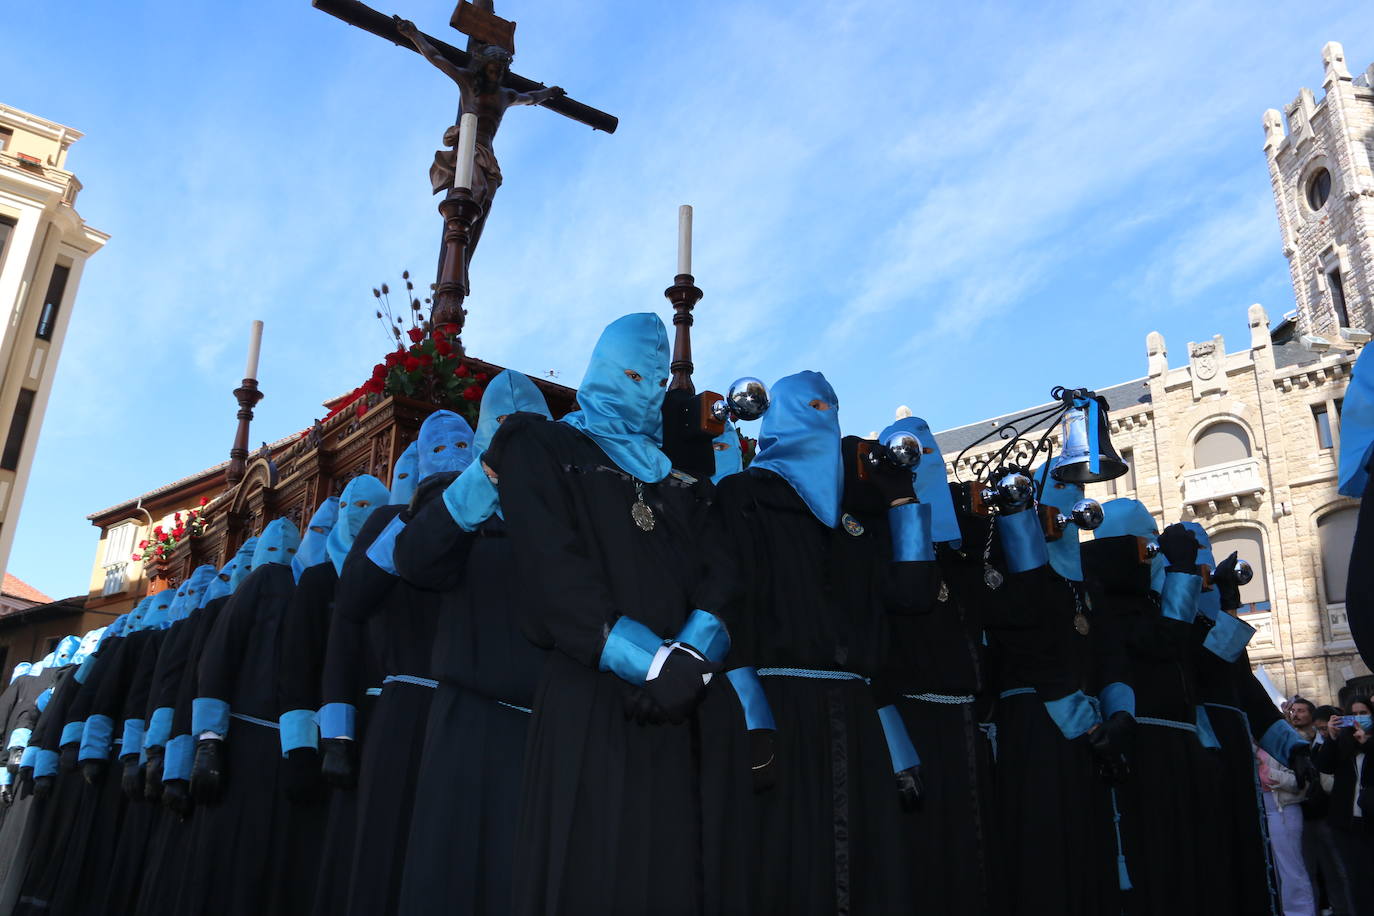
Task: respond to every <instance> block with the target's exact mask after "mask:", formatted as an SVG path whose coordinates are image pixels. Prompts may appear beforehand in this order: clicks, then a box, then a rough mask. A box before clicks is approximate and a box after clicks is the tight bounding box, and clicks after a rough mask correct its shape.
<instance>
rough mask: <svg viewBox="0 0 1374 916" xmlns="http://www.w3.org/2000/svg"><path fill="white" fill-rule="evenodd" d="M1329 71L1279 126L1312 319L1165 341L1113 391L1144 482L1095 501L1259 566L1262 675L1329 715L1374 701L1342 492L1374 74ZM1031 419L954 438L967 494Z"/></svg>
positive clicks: (1269, 131) (1276, 181) (1338, 62)
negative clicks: (1361, 651) (1125, 508)
mask: <svg viewBox="0 0 1374 916" xmlns="http://www.w3.org/2000/svg"><path fill="white" fill-rule="evenodd" d="M1322 61H1323V64H1324V78H1323V82H1322V89H1323V94H1322V98H1321V99H1320V100H1318V99H1317V98H1316V95H1315V94H1314V93H1313V92H1312V91H1311V90H1310V89H1306V88H1304V89H1302V90H1300V91H1299V93H1298V96H1297V98H1296V99H1294V101H1293V102H1292V104H1290V105H1288V106H1287V107H1286V108H1285V109H1284V113H1283V114H1280V113H1279V112H1278V111H1276V110H1273V109H1271V110H1269V111H1267V112H1265V113H1264V118H1263V127H1264V155H1265V158H1266V160H1267V163H1268V168H1269V177H1270V182H1271V184H1272V187H1273V191H1274V201H1275V204H1276V206H1277V210H1278V218H1279V229H1280V237H1281V242H1282V245H1283V251H1284V254H1285V255H1286V256H1287V258H1288V261H1289V265H1290V268H1291V271H1292V276H1293V289H1294V294H1295V298H1296V305H1297V308H1296V309H1294V310H1292V311H1289V312H1287V314H1284V315H1283V316H1282V317H1281V318H1280V319H1279V320H1277V321H1273V320H1271V318H1270V316H1269V314H1268V313H1267V312H1266V311H1265V309H1264V308H1263V307H1262V306H1259V305H1252V306H1250V308H1249V311H1248V315H1247V317H1248V323H1249V328H1250V331H1249V340H1247V341H1243V342H1241V343H1242V344H1243V346H1241V347H1240V348H1238V349H1236V350H1234V351H1233V352H1227V349H1226V342H1225V341H1224V340H1223V339H1222V337H1221V336H1220V335H1215V336H1213V337H1211V338H1208V339H1205V340H1202V341H1199V342H1189V343H1188V344H1187V347H1186V349H1182V350H1181V351H1180V350H1177V349H1176V350H1175V352H1174V357H1173V359H1172V361H1171V359H1170V355H1169V350H1168V347H1167V344H1166V341H1165V340H1164V338H1163V337H1162V336H1161V335H1159V334H1158V333H1151V334H1149V335H1148V336H1147V337H1146V339H1145V341H1144V343H1145V354H1144V355H1145V367H1144V368H1145V373H1144V375H1143V376H1142V377H1140V378H1137V379H1134V380H1131V381H1126V382H1122V383H1120V384H1116V385H1112V386H1111V387H1108V388H1100V389H1098V390H1099V393H1100V394H1103V395H1105V396H1106V398H1107V400H1108V404H1109V405H1110V408H1111V435H1112V441H1113V443H1114V444H1115V446H1116V448H1117V449H1118V450H1119V451H1120V453H1121V455H1122V457H1123V458H1124V459H1125V460H1126V462H1127V464H1128V465H1129V466H1130V472H1129V473H1128V474H1127V475H1126V476H1125V477H1122V478H1119V479H1117V480H1115V481H1111V482H1108V483H1103V484H1095V485H1092V486H1090V487H1089V488H1088V495H1089V496H1092V497H1094V498H1097V499H1100V500H1106V499H1110V498H1112V497H1115V496H1129V497H1133V498H1135V499H1139V500H1140V501H1141V502H1143V503H1144V504H1145V505H1146V507H1147V508H1149V510H1150V511H1151V512H1152V513H1153V514H1154V516H1155V519H1156V521H1157V522H1158V523H1159V524H1160V525H1161V526H1163V525H1166V524H1169V523H1171V522H1175V521H1180V520H1191V521H1197V522H1199V523H1201V524H1202V526H1203V527H1204V528H1205V529H1206V530H1207V532H1208V534H1209V536H1210V537H1211V539H1212V542H1213V544H1214V546H1215V548H1216V553H1217V556H1218V558H1220V557H1222V556H1225V555H1226V554H1228V553H1229V552H1231V551H1232V550H1234V551H1237V552H1238V553H1239V554H1240V556H1241V557H1242V558H1244V559H1246V560H1248V561H1249V562H1250V563H1251V565H1252V566H1254V568H1255V573H1256V574H1255V578H1254V581H1252V582H1251V583H1250V584H1249V585H1248V586H1246V587H1245V588H1244V589H1243V590H1242V594H1241V598H1242V600H1243V601H1244V602H1245V604H1244V606H1243V607H1242V609H1241V610H1242V613H1243V614H1244V617H1245V619H1246V620H1247V621H1248V622H1249V623H1250V624H1251V625H1253V626H1254V627H1255V629H1256V634H1255V637H1254V639H1253V640H1252V642H1251V644H1250V658H1251V661H1252V662H1254V663H1255V665H1256V667H1262V668H1263V669H1264V671H1265V673H1266V674H1267V675H1268V676H1269V678H1270V680H1272V681H1273V683H1274V684H1275V686H1276V687H1277V688H1278V690H1279V691H1281V692H1282V693H1284V694H1285V695H1291V694H1293V693H1301V694H1303V695H1305V696H1307V697H1309V698H1311V699H1314V700H1316V701H1318V702H1325V701H1332V700H1337V699H1343V698H1344V697H1347V696H1349V695H1351V694H1353V693H1355V692H1357V691H1358V692H1365V693H1367V692H1369V691H1370V688H1371V686H1374V677H1371V676H1370V671H1369V669H1368V668H1367V667H1366V666H1365V665H1364V663H1363V662H1362V661H1361V660H1360V658H1359V656H1358V654H1356V652H1355V647H1354V644H1353V643H1352V642H1351V639H1350V628H1349V625H1348V624H1347V622H1346V614H1345V583H1346V573H1347V569H1348V566H1349V560H1350V546H1351V543H1352V541H1353V539H1354V533H1355V518H1356V506H1357V505H1358V503H1357V501H1356V500H1353V499H1348V498H1345V497H1342V496H1340V495H1339V494H1338V493H1337V492H1336V486H1337V480H1336V456H1337V454H1338V453H1339V449H1340V435H1341V431H1340V412H1341V403H1342V399H1343V396H1344V393H1345V388H1346V385H1347V384H1348V382H1349V379H1350V372H1351V368H1352V367H1353V365H1354V362H1355V359H1356V357H1357V356H1358V355H1359V351H1360V349H1361V348H1362V347H1363V346H1364V343H1365V341H1367V340H1369V337H1370V335H1369V330H1370V329H1374V297H1372V296H1371V294H1372V293H1374V171H1371V162H1370V154H1371V151H1374V66H1371V67H1370V69H1369V70H1368V71H1366V72H1365V73H1363V74H1361V75H1360V76H1358V77H1352V76H1351V74H1350V72H1349V70H1348V69H1347V68H1346V64H1345V53H1344V51H1343V49H1342V48H1341V46H1340V45H1339V44H1336V43H1335V42H1332V43H1330V44H1328V45H1326V47H1325V48H1323V49H1322ZM1234 343H1236V342H1234V341H1233V344H1234ZM1070 381H1072V380H1070ZM1072 383H1073V384H1078V382H1077V381H1072ZM1027 412H1028V411H1027V410H1021V411H1018V412H1017V413H1014V414H1008V415H1006V416H1003V417H997V418H994V419H991V420H985V421H983V422H981V423H975V424H971V425H969V426H964V427H960V428H958V429H952V430H948V431H946V432H943V433H940V434H939V440H940V443H941V450H942V451H943V452H944V454H945V458H946V460H947V461H948V462H949V471H950V473H951V474H952V475H953V474H956V473H957V474H959V475H960V476H961V477H962V479H965V480H967V479H969V478H970V477H971V476H972V474H973V470H974V466H975V465H976V464H977V463H978V461H979V460H980V459H981V458H982V457H983V456H985V455H987V454H989V453H990V452H991V451H993V450H994V449H995V448H997V447H999V446H1000V445H1002V444H1003V442H1002V440H1000V439H999V438H998V437H997V436H995V435H994V436H993V438H992V439H991V440H990V441H988V442H985V443H981V444H979V445H977V446H974V447H972V448H969V451H968V452H967V453H966V454H965V455H964V457H963V459H962V460H960V459H959V457H958V456H959V454H960V452H961V451H962V450H964V449H965V448H968V447H969V446H970V444H971V443H974V442H976V441H977V440H978V439H979V438H980V437H982V436H983V435H985V434H987V433H989V432H994V431H995V430H998V429H1000V428H1002V427H1003V426H1005V425H1006V424H1008V423H1009V422H1012V421H1014V420H1015V419H1016V417H1017V416H1020V415H1023V414H1025V413H1027ZM1042 428H1043V427H1042ZM1022 432H1025V431H1024V430H1023V431H1022ZM1052 439H1053V440H1055V445H1056V447H1057V445H1058V442H1057V440H1058V436H1057V435H1054V436H1052Z"/></svg>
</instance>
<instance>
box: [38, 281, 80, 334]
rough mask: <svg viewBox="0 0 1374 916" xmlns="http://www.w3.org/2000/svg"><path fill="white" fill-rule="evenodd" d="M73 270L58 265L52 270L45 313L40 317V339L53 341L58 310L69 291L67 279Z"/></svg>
mask: <svg viewBox="0 0 1374 916" xmlns="http://www.w3.org/2000/svg"><path fill="white" fill-rule="evenodd" d="M71 272H72V269H71V268H70V267H68V266H67V265H65V264H58V265H57V266H56V267H54V268H53V269H52V277H51V278H50V279H49V280H48V292H47V295H45V296H44V297H43V311H42V313H40V314H39V316H38V339H39V340H52V334H53V330H54V329H55V328H56V327H57V310H58V308H59V307H60V306H61V305H62V296H63V294H64V293H66V291H67V278H68V277H69V276H71Z"/></svg>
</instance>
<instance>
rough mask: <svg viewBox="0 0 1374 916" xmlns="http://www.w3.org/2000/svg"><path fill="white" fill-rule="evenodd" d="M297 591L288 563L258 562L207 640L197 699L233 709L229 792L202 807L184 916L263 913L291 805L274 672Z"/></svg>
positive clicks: (182, 897) (225, 753)
mask: <svg viewBox="0 0 1374 916" xmlns="http://www.w3.org/2000/svg"><path fill="white" fill-rule="evenodd" d="M294 589H295V579H294V578H293V577H292V575H291V568H290V567H289V566H286V565H284V564H282V563H267V564H265V565H263V566H259V567H258V568H257V569H254V570H253V571H252V572H251V573H249V574H248V578H247V579H245V580H244V581H243V583H242V584H240V585H239V588H238V590H237V591H236V592H235V593H234V595H233V597H232V598H230V599H229V603H228V604H227V605H226V606H225V607H224V610H223V611H221V613H220V615H219V617H218V619H216V620H215V623H214V628H213V629H212V630H211V632H210V634H209V636H208V637H207V639H206V641H205V648H204V650H203V652H202V653H201V657H200V665H199V670H198V685H199V688H198V697H205V698H213V699H217V700H222V701H225V702H227V703H228V704H229V708H230V710H231V711H232V712H231V719H230V723H231V724H230V728H229V733H228V734H227V735H225V736H224V747H223V748H222V749H221V759H222V760H223V761H224V767H225V789H224V795H223V797H222V798H220V799H219V801H217V802H216V803H213V804H210V805H206V806H204V807H203V808H202V809H201V810H198V811H197V814H196V818H195V825H194V828H193V831H192V832H193V838H192V844H191V861H190V862H189V865H188V874H187V875H186V877H185V880H184V882H183V884H182V886H181V891H180V894H179V899H178V903H177V911H178V912H183V913H198V914H206V916H209V914H219V913H222V914H234V916H257V914H260V913H262V912H264V910H265V908H266V903H267V900H268V897H269V891H270V888H269V883H268V879H269V876H270V874H271V867H272V851H273V847H272V843H271V840H270V837H271V834H272V828H273V824H274V822H275V821H274V818H275V812H276V810H277V807H278V805H280V804H284V799H283V798H282V796H281V791H280V786H279V784H278V778H277V777H278V772H279V770H280V767H281V744H280V739H279V737H278V733H277V729H276V727H275V725H276V710H277V689H276V688H277V669H278V666H279V664H280V661H279V653H280V649H281V626H282V620H283V619H284V618H285V616H286V610H287V607H288V605H289V604H290V601H291V594H292V591H293V590H294ZM193 737H196V738H197V740H199V736H193Z"/></svg>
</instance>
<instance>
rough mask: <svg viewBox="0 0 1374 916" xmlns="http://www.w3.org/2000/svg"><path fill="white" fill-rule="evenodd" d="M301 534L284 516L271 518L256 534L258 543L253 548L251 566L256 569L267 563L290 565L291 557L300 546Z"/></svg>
mask: <svg viewBox="0 0 1374 916" xmlns="http://www.w3.org/2000/svg"><path fill="white" fill-rule="evenodd" d="M300 544H301V535H300V532H299V531H297V530H296V526H295V525H293V524H291V523H290V522H289V521H287V520H286V519H284V518H277V519H273V520H272V521H271V522H268V524H267V527H266V528H264V529H263V530H262V534H260V535H258V545H257V546H256V547H255V548H253V568H254V569H258V568H260V567H262V566H266V565H267V564H268V563H280V564H282V565H283V566H290V565H291V558H292V557H294V556H295V555H296V548H298V547H300Z"/></svg>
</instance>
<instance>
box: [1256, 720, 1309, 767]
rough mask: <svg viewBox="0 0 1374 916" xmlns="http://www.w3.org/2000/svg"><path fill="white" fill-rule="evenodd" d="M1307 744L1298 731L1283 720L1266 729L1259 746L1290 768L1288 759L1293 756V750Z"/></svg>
mask: <svg viewBox="0 0 1374 916" xmlns="http://www.w3.org/2000/svg"><path fill="white" fill-rule="evenodd" d="M1306 744H1307V741H1306V740H1305V739H1304V738H1303V736H1302V735H1300V734H1298V730H1297V729H1295V728H1294V727H1293V726H1291V725H1289V724H1288V723H1287V722H1286V721H1285V720H1283V719H1278V720H1276V721H1275V722H1274V724H1273V725H1271V726H1269V727H1268V728H1267V729H1265V731H1264V734H1263V735H1261V736H1260V739H1259V746H1260V747H1262V748H1263V749H1264V752H1265V753H1266V754H1268V755H1269V756H1270V757H1273V758H1274V759H1275V760H1277V761H1278V762H1279V763H1281V764H1283V765H1284V766H1288V759H1289V758H1290V757H1292V756H1293V748H1295V747H1299V746H1305V745H1306Z"/></svg>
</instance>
